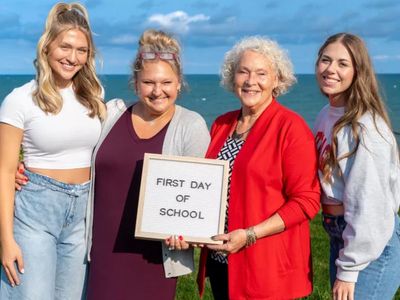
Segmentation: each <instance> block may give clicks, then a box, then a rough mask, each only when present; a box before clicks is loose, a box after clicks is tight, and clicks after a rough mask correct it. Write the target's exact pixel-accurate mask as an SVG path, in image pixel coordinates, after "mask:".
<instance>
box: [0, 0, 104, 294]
mask: <svg viewBox="0 0 400 300" xmlns="http://www.w3.org/2000/svg"><path fill="white" fill-rule="evenodd" d="M94 57H95V48H94V44H93V39H92V34H91V29H90V26H89V19H88V14H87V11H86V9H85V8H84V7H83V6H82V5H80V4H78V3H71V4H65V3H58V4H56V5H54V6H53V8H52V9H51V11H50V13H49V15H48V17H47V20H46V26H45V30H44V33H43V34H42V36H41V38H40V40H39V42H38V46H37V57H36V60H35V66H36V70H37V74H36V80H32V81H31V82H29V83H27V84H25V85H23V86H21V87H18V88H16V89H14V90H13V91H12V92H11V93H10V94H9V95H8V96H7V97H6V99H5V100H4V102H3V103H2V106H1V108H0V246H1V247H0V248H1V253H0V258H1V264H2V268H1V283H0V284H1V285H0V299H11V298H12V299H27V298H30V299H49V300H50V299H80V298H81V295H82V293H83V286H84V279H85V276H86V259H85V256H86V252H87V249H86V246H85V210H86V205H87V199H88V191H89V181H90V163H91V154H92V152H93V148H94V146H95V145H96V143H97V141H98V138H99V136H100V131H101V120H102V119H104V118H105V114H106V108H105V105H104V102H103V100H102V94H103V92H102V87H101V84H100V81H99V79H98V78H97V76H96V74H95V61H94ZM21 144H22V150H23V156H24V164H25V167H26V168H27V175H28V177H29V182H28V184H27V185H26V186H25V188H24V189H23V190H21V191H17V192H15V191H14V175H15V169H16V167H17V164H18V158H19V151H20V145H21Z"/></svg>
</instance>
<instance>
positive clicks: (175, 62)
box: [130, 29, 187, 87]
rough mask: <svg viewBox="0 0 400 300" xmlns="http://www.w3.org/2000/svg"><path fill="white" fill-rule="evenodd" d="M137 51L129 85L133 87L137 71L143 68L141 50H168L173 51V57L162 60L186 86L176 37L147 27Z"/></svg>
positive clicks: (183, 85) (182, 84)
mask: <svg viewBox="0 0 400 300" xmlns="http://www.w3.org/2000/svg"><path fill="white" fill-rule="evenodd" d="M138 44H139V45H138V46H139V47H138V51H137V53H136V57H135V60H134V61H133V63H132V76H131V79H130V85H131V86H132V87H135V83H136V81H137V77H138V74H139V72H140V71H141V70H142V69H143V59H142V58H141V53H142V52H169V53H173V54H174V56H175V58H174V59H172V60H164V61H165V62H166V63H168V64H169V65H170V66H171V68H172V70H174V72H175V74H176V75H177V76H178V79H179V82H180V83H181V86H182V87H185V86H187V84H186V82H185V81H184V79H183V71H182V64H181V58H180V56H181V46H180V45H179V42H178V40H177V39H176V38H174V37H173V36H172V35H171V34H168V33H166V32H164V31H161V30H154V29H148V30H146V31H145V32H143V34H142V35H141V37H140V39H139V42H138Z"/></svg>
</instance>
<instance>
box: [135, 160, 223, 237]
mask: <svg viewBox="0 0 400 300" xmlns="http://www.w3.org/2000/svg"><path fill="white" fill-rule="evenodd" d="M228 169H229V165H228V162H227V161H224V160H215V159H205V158H194V157H183V156H181V157H180V156H166V155H160V154H149V153H146V154H145V155H144V162H143V172H142V181H141V185H140V195H139V206H138V212H137V218H136V227H135V236H136V237H137V238H143V239H156V240H163V239H166V238H168V237H170V236H171V235H182V236H183V237H184V238H185V240H186V241H188V242H194V243H209V244H220V243H221V241H218V242H217V241H213V240H212V239H211V236H213V235H216V234H221V233H223V232H224V226H225V211H226V195H227V185H228Z"/></svg>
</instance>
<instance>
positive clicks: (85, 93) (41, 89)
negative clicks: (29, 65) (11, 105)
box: [33, 3, 106, 119]
mask: <svg viewBox="0 0 400 300" xmlns="http://www.w3.org/2000/svg"><path fill="white" fill-rule="evenodd" d="M71 29H79V30H80V31H81V32H82V33H84V34H85V36H86V38H87V40H88V44H89V49H88V59H87V62H86V63H85V65H83V67H82V69H80V70H79V72H78V73H76V75H75V76H74V78H73V79H72V82H73V87H74V91H75V95H76V97H77V99H78V101H79V102H80V103H81V104H82V105H84V106H85V107H87V108H88V109H89V112H90V113H89V116H90V117H94V116H98V117H100V119H104V118H105V115H106V108H105V105H104V101H103V99H102V94H103V89H102V86H101V84H100V80H99V79H98V77H97V75H96V70H95V53H96V50H95V47H94V43H93V37H92V32H91V29H90V25H89V16H88V13H87V11H86V8H85V7H84V6H83V5H81V4H79V3H71V4H66V3H57V4H56V5H54V6H53V8H52V9H51V10H50V12H49V15H48V17H47V20H46V25H45V30H44V32H43V34H42V36H41V37H40V39H39V42H38V45H37V55H36V59H35V62H34V63H35V67H36V81H37V83H38V85H37V89H36V91H35V92H34V93H33V97H34V99H35V101H36V103H37V104H38V106H39V107H40V108H41V109H42V110H43V111H44V112H47V113H52V114H57V113H59V112H60V110H61V108H62V98H61V95H60V93H59V91H58V89H57V86H56V84H55V80H54V76H53V71H52V69H51V67H50V65H49V63H48V59H47V55H48V47H49V45H50V44H51V43H52V42H53V41H54V40H55V39H56V38H57V37H58V36H59V35H60V34H61V33H63V32H65V31H67V30H71Z"/></svg>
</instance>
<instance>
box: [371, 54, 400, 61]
mask: <svg viewBox="0 0 400 300" xmlns="http://www.w3.org/2000/svg"><path fill="white" fill-rule="evenodd" d="M372 59H373V60H376V61H393V60H400V54H397V55H387V54H379V55H374V56H373V57H372Z"/></svg>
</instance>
